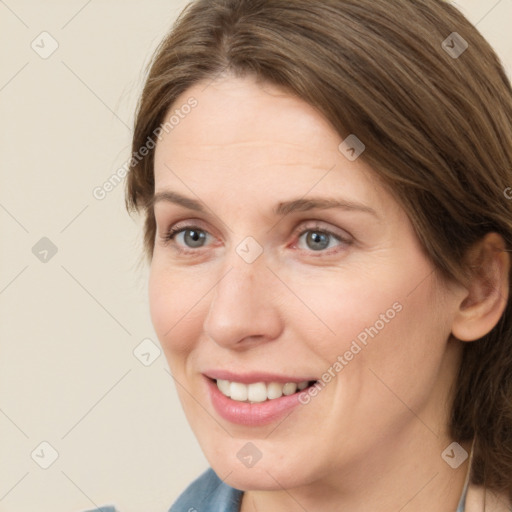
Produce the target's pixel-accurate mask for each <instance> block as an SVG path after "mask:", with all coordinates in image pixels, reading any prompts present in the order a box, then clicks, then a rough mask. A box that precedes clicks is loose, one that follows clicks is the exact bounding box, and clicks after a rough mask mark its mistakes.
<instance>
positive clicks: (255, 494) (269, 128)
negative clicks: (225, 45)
mask: <svg viewBox="0 0 512 512" xmlns="http://www.w3.org/2000/svg"><path fill="white" fill-rule="evenodd" d="M190 96H193V97H195V98H196V99H197V101H198V105H197V107H196V108H195V109H193V110H192V112H191V113H190V114H189V115H187V116H186V117H185V118H184V119H182V120H181V121H180V123H179V125H177V126H176V127H175V128H174V129H173V130H172V131H170V132H169V133H168V134H164V137H163V139H162V140H161V141H160V142H159V143H158V144H157V147H156V153H155V182H156V186H155V189H156V193H159V192H163V191H170V190H172V191H175V192H178V193H180V194H182V195H185V196H187V197H189V198H191V199H194V200H197V201H200V202H202V203H203V204H204V206H205V212H197V211H193V210H190V209H188V208H185V207H183V206H180V205H176V204H172V203H170V202H166V201H158V202H157V203H156V204H155V216H156V221H157V237H156V242H155V248H154V255H153V260H152V262H151V273H150V283H149V294H150V307H151V316H152V321H153V324H154V327H155V330H156V333H157V335H158V337H159V339H160V342H161V344H162V346H163V349H164V351H165V354H166V357H167V360H168V363H169V367H170V370H171V372H172V374H173V376H174V378H175V380H176V384H177V390H178V393H179V396H180V400H181V402H182V405H183V408H184V411H185V414H186V416H187V419H188V421H189V422H190V425H191V427H192V429H193V431H194V433H195V435H196V437H197V439H198V441H199V443H200V445H201V447H202V449H203V451H204V453H205V455H206V457H207V459H208V461H209V462H210V464H211V466H212V467H213V469H214V470H215V471H216V472H217V474H218V475H219V477H220V478H222V479H225V482H226V483H227V484H229V485H231V486H233V487H236V488H238V489H243V490H245V491H246V493H245V494H244V498H243V502H242V508H241V510H242V511H243V512H249V511H253V510H272V511H273V512H280V511H292V512H293V511H295V510H297V511H299V510H300V511H302V510H304V509H305V510H307V511H309V512H315V511H323V512H325V511H335V510H336V511H339V510H350V511H351V512H359V511H361V512H362V511H365V512H367V511H368V510H379V511H380V512H387V511H394V512H396V511H397V510H402V511H413V510H414V511H416V512H422V511H425V512H426V511H429V512H431V511H432V510H436V511H441V512H442V511H447V512H453V511H454V510H455V508H456V505H457V503H458V500H459V497H460V494H461V492H462V487H463V483H464V478H465V476H466V470H467V461H466V462H464V463H463V464H461V465H460V466H459V468H457V469H452V468H451V467H449V466H448V464H447V463H446V462H445V461H444V460H443V459H442V458H441V453H442V452H443V450H444V449H445V448H446V447H447V446H448V445H449V444H450V443H451V442H452V439H450V438H449V436H448V434H447V428H446V425H447V421H448V419H447V418H448V414H449V399H450V391H451V386H452V385H453V382H454V379H455V375H456V371H457V367H458V365H459V361H460V355H461V349H462V344H463V342H461V341H459V340H456V339H454V338H453V336H451V333H452V332H453V334H455V335H456V334H457V332H458V331H460V332H461V334H462V335H463V336H465V337H466V338H467V339H468V340H471V339H477V338H478V337H479V336H482V335H483V334H485V332H488V330H490V329H491V328H492V327H493V326H494V325H495V323H496V322H497V321H498V319H499V316H500V315H501V312H502V311H503V307H504V304H505V302H506V298H507V296H506V293H507V292H506V286H505V285H504V284H503V283H505V282H506V277H507V272H508V259H506V258H508V255H507V254H506V253H503V252H499V251H498V252H497V254H499V255H500V256H496V258H495V259H496V261H497V264H496V265H494V267H493V268H494V269H496V268H497V269H498V270H499V271H498V272H495V273H494V274H493V276H494V275H495V276H497V279H498V280H500V281H499V282H498V286H497V287H498V288H499V292H497V293H496V294H494V295H493V294H492V293H491V297H490V299H489V298H488V297H489V294H487V293H486V294H480V296H479V295H478V290H481V288H478V286H477V285H475V297H476V298H475V299H474V300H473V299H472V300H471V301H470V300H469V298H470V297H469V295H470V293H471V290H472V289H471V288H469V287H462V286H460V285H456V284H454V283H449V282H446V281H444V280H443V279H441V278H440V277H439V276H438V275H437V272H436V271H435V270H434V267H433V265H432V263H431V262H430V261H429V259H428V258H427V257H426V255H425V253H424V251H423V250H422V248H421V246H420V244H419V242H418V238H417V236H416V234H415V232H414V230H413V228H412V226H411V224H410V221H409V219H408V217H407V215H406V214H405V212H404V211H403V210H402V209H401V207H400V206H399V204H398V203H397V202H396V201H395V200H394V199H393V197H392V196H391V194H390V193H389V192H388V191H387V190H386V189H385V188H384V187H383V186H382V185H381V184H380V182H379V181H378V180H377V178H376V176H375V175H374V174H373V172H372V169H371V168H369V167H368V166H367V165H366V164H365V163H364V162H363V161H362V159H361V158H359V159H357V160H355V161H353V162H352V161H349V160H348V159H347V158H345V156H344V155H343V154H342V153H341V152H340V151H339V150H338V145H339V144H340V142H342V139H341V138H340V136H339V135H338V134H337V133H336V132H335V131H334V130H333V129H332V127H331V126H330V125H329V124H328V123H327V122H326V121H325V120H324V118H323V117H322V116H321V115H320V114H319V113H318V112H316V111H315V110H314V109H313V108H312V107H310V106H309V105H307V104H306V103H304V102H303V101H302V100H300V99H297V98H294V97H292V96H290V95H288V94H287V93H286V92H284V91H281V90H280V89H278V88H276V87H274V86H271V85H269V84H258V83H257V82H256V81H255V80H253V79H252V78H234V77H231V76H229V75H228V76H223V77H221V78H219V79H217V80H216V81H215V82H213V83H209V82H208V83H201V84H196V85H195V86H193V87H192V88H190V89H189V90H188V91H186V92H185V93H184V94H183V95H182V96H181V97H180V98H179V99H178V100H177V101H176V103H175V104H174V105H173V109H174V108H177V107H179V106H180V105H182V104H184V103H186V101H187V99H188V98H189V97H190ZM361 138H363V136H362V135H361ZM311 197H321V198H344V199H346V200H348V201H353V202H358V203H362V204H364V205H366V206H368V207H370V208H372V209H373V210H374V211H375V213H376V215H371V214H369V213H365V212H359V211H349V210H343V209H318V208H317V209H314V210H310V211H298V212H292V213H289V214H288V215H285V216H284V217H279V216H276V215H274V213H273V211H272V210H273V208H275V207H276V205H277V204H278V203H280V202H282V201H288V200H292V199H298V198H311ZM178 223H179V226H183V227H185V226H187V225H188V226H197V228H198V229H200V230H203V231H204V232H205V237H206V238H205V241H204V245H203V246H201V247H197V248H194V247H190V245H187V243H188V244H190V243H191V242H190V238H189V237H187V236H186V235H187V233H188V232H181V233H180V234H177V235H176V236H175V238H174V239H173V240H171V241H170V242H165V235H166V233H167V231H168V229H169V228H171V227H173V226H178ZM308 229H309V230H310V231H307V230H308ZM317 230H328V231H331V232H332V233H333V234H334V236H331V237H330V238H327V241H328V247H327V248H325V249H322V250H314V248H315V245H314V244H312V243H311V241H309V242H308V234H311V233H312V232H313V233H315V232H316V231H317ZM304 232H305V234H301V233H304ZM248 236H251V237H253V238H254V239H255V240H256V241H257V242H258V244H259V246H261V249H262V250H263V253H262V254H261V255H260V256H259V257H258V258H257V259H256V260H255V261H254V262H253V263H250V264H248V263H246V261H244V259H242V258H241V257H240V256H239V254H237V252H236V247H237V245H238V244H240V242H242V241H243V240H244V239H245V238H246V237H248ZM337 236H338V237H341V238H342V239H344V240H345V241H344V242H340V241H339V240H338V239H337V238H336V237H337ZM499 243H500V240H499V237H495V238H492V237H491V238H490V239H489V243H488V246H489V247H490V246H492V245H493V244H494V245H496V246H498V245H499ZM326 245H327V243H326ZM180 249H181V250H185V251H187V250H188V252H186V253H183V252H180ZM493 254H494V253H493ZM503 255H504V256H503ZM500 258H501V259H500ZM505 267H506V269H507V270H504V269H505ZM484 299H486V300H490V301H492V304H490V305H489V306H488V307H485V304H487V303H483V304H484V306H482V304H481V303H480V302H479V301H482V300H484ZM397 302H398V303H399V304H400V305H401V307H402V308H401V310H400V312H398V313H397V314H396V315H395V316H394V318H393V319H392V320H390V321H389V322H387V323H385V326H384V328H382V329H380V330H379V332H378V334H377V335H376V336H375V337H374V338H369V340H368V343H367V346H365V347H364V348H363V349H362V350H361V351H360V352H359V353H358V354H357V355H356V356H355V357H354V358H353V359H352V360H351V361H350V362H349V363H348V364H347V365H346V366H345V367H344V368H343V370H342V371H340V372H339V373H337V374H336V377H335V378H333V379H332V380H331V382H330V383H329V384H328V385H327V386H326V387H325V388H324V389H323V390H322V391H321V392H320V393H319V394H318V396H316V397H314V398H312V399H311V401H310V403H309V404H307V405H301V406H299V407H298V408H296V409H294V410H293V412H292V413H291V414H290V415H289V416H288V417H286V418H285V419H284V420H283V421H282V422H281V423H278V422H276V423H273V424H271V425H268V426H264V427H246V426H240V425H234V424H231V423H229V422H227V421H225V420H224V419H222V418H221V417H220V416H219V415H218V414H217V413H216V411H215V410H214V409H213V407H212V404H211V402H210V400H209V397H208V394H207V392H206V387H205V382H204V377H202V375H201V373H202V372H205V371H207V370H211V369H228V370H231V371H235V372H238V373H246V372H251V371H265V372H273V373H278V374H283V375H289V376H304V375H308V376H309V375H311V376H314V377H316V378H317V379H320V378H321V376H322V374H323V373H324V372H326V371H327V369H328V368H329V367H332V365H333V363H334V362H335V361H336V360H337V357H338V356H339V355H343V354H344V353H345V352H346V351H347V350H348V349H349V348H350V345H351V343H352V340H354V339H355V338H356V337H357V335H358V334H360V333H361V332H362V331H364V329H365V328H366V327H370V326H372V325H374V324H375V323H376V321H377V320H379V318H381V317H380V315H381V314H384V313H385V312H386V311H387V310H389V309H390V308H392V305H393V304H395V303H397ZM466 306H467V307H466ZM478 308H480V309H478ZM471 322H472V323H471ZM248 441H251V442H252V443H253V444H254V445H256V446H257V448H258V449H259V451H260V452H261V454H262V458H261V460H259V461H258V463H257V464H256V465H255V466H254V467H252V468H247V467H245V466H244V465H243V464H242V463H241V462H240V460H239V459H238V458H237V456H236V455H237V452H238V451H239V450H240V449H241V448H242V447H243V446H244V445H245V444H246V443H247V442H248ZM464 448H465V449H466V450H467V451H469V450H470V446H468V445H464Z"/></svg>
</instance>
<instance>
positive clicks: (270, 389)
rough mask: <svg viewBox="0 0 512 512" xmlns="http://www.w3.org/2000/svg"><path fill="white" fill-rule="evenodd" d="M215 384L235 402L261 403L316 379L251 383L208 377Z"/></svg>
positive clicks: (290, 393) (288, 392) (298, 389)
mask: <svg viewBox="0 0 512 512" xmlns="http://www.w3.org/2000/svg"><path fill="white" fill-rule="evenodd" d="M210 380H212V381H213V382H215V384H216V385H217V388H218V389H219V391H220V392H221V393H222V394H223V395H224V396H226V397H228V398H230V399H231V400H235V401H237V402H245V403H251V404H256V403H262V402H266V401H271V400H276V399H278V398H281V397H282V396H290V395H293V394H295V393H300V392H301V391H303V390H305V389H307V388H308V387H311V386H313V385H314V384H316V383H317V382H318V381H316V380H311V381H307V380H304V381H301V382H286V383H284V384H283V383H281V382H254V383H252V384H244V383H242V382H234V381H229V380H222V379H210Z"/></svg>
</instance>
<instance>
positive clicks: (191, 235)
mask: <svg viewBox="0 0 512 512" xmlns="http://www.w3.org/2000/svg"><path fill="white" fill-rule="evenodd" d="M208 236H209V233H207V232H206V231H205V230H204V229H201V228H199V227H197V226H174V227H172V228H171V229H169V231H168V232H167V233H166V234H165V235H164V236H163V241H164V243H169V242H171V241H172V240H175V239H176V241H177V244H178V245H179V246H181V247H184V248H185V250H186V249H187V248H188V249H198V248H201V247H203V246H204V245H205V242H206V240H207V238H208Z"/></svg>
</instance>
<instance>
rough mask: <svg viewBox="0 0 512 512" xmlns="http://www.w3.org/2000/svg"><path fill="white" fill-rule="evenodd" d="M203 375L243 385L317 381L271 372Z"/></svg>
mask: <svg viewBox="0 0 512 512" xmlns="http://www.w3.org/2000/svg"><path fill="white" fill-rule="evenodd" d="M203 375H205V376H206V377H208V378H210V379H215V380H229V381H230V382H240V383H242V384H254V383H255V382H281V383H283V384H286V383H287V382H296V383H299V382H304V381H308V382H309V381H315V380H317V379H316V378H315V377H311V376H305V377H294V376H290V375H282V374H277V373H269V372H247V373H234V372H232V371H229V370H207V371H205V372H203Z"/></svg>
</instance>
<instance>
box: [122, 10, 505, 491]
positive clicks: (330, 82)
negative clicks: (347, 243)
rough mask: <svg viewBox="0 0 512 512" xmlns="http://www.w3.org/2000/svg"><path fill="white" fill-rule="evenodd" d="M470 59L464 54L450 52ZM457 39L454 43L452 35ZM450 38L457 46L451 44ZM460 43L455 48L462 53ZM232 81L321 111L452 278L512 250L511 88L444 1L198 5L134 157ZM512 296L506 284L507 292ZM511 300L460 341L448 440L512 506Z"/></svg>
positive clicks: (135, 170)
mask: <svg viewBox="0 0 512 512" xmlns="http://www.w3.org/2000/svg"><path fill="white" fill-rule="evenodd" d="M454 32H456V33H458V34H459V35H460V36H462V38H463V39H464V40H465V41H466V42H467V44H468V48H467V49H466V51H464V52H463V53H462V54H460V55H458V54H453V53H450V51H449V49H450V48H451V47H455V49H463V48H464V47H463V46H461V45H460V41H462V40H461V39H460V37H459V36H453V35H452V34H453V33H454ZM454 37H455V38H456V39H453V38H454ZM443 41H447V42H445V43H443ZM456 44H457V46H455V45H456ZM223 72H229V73H231V74H233V75H235V76H244V75H254V76H256V77H257V78H258V79H260V80H262V81H267V82H270V83H272V84H275V85H279V86H281V87H284V88H286V89H287V90H288V91H290V93H292V94H295V95H296V96H298V97H300V98H302V99H303V100H304V101H306V102H307V103H309V104H310V105H312V106H313V107H315V108H317V109H318V111H319V112H321V113H322V114H323V115H324V116H325V118H326V119H328V120H329V121H330V123H331V124H332V126H333V127H334V129H335V130H336V131H337V132H338V133H339V135H340V136H341V137H342V138H345V137H347V136H348V135H349V134H351V133H354V134H356V135H357V136H358V137H359V138H360V139H361V140H362V141H363V142H364V144H365V145H366V150H365V152H364V153H363V155H362V156H361V158H363V159H364V160H365V161H366V162H367V163H368V164H369V165H371V166H372V168H373V169H374V171H375V173H376V176H378V177H379V178H381V179H382V181H383V183H385V184H386V186H389V188H390V190H392V192H393V194H394V195H395V197H396V199H397V201H399V203H400V204H401V205H402V207H403V208H404V209H405V211H406V212H407V214H408V216H409V218H410V220H411V222H412V224H413V226H414V228H415V231H416V233H417V236H418V237H419V239H420V241H421V243H422V245H423V247H424V249H425V251H426V253H427V254H428V255H429V257H430V258H431V260H432V261H433V263H434V264H435V266H436V267H437V268H438V269H439V271H440V272H441V273H442V274H443V275H445V276H446V277H448V278H450V279H456V280H459V281H463V280H464V279H466V278H467V277H468V275H469V274H468V272H469V271H468V269H466V268H465V266H464V263H463V262H464V256H465V255H466V254H467V251H468V249H469V248H470V247H471V246H472V245H473V244H474V243H475V242H476V241H478V240H479V239H481V238H482V237H483V236H484V235H485V234H486V233H488V232H491V231H494V232H497V233H499V234H500V235H502V236H503V238H504V240H505V244H506V248H507V250H510V249H511V246H512V201H511V200H507V197H505V196H506V194H504V191H505V190H506V189H507V187H510V186H512V125H511V120H512V89H511V87H510V82H509V81H508V79H507V76H506V74H505V72H504V70H503V67H502V65H501V63H500V61H499V58H498V57H497V56H496V54H495V52H494V51H493V49H492V48H491V46H490V45H489V44H488V43H487V41H486V40H485V39H484V38H483V37H482V35H481V34H480V33H479V32H478V31H477V29H476V28H475V27H474V26H472V25H471V24H470V23H469V21H468V20H467V19H466V18H465V17H464V16H463V15H462V14H461V13H460V12H459V11H458V10H457V9H456V8H455V7H452V6H451V5H449V4H448V3H445V2H443V1H441V0H414V1H410V0H393V1H392V2H390V1H388V0H315V1H314V2H313V1H311V0H197V1H194V2H192V3H191V4H190V5H189V6H188V7H187V8H186V9H185V10H184V11H183V13H182V14H181V15H180V17H179V18H178V20H177V22H176V24H175V26H174V27H173V30H172V31H171V32H170V34H169V35H168V36H167V37H166V38H165V39H164V40H163V42H162V43H161V45H160V46H159V48H158V49H157V51H156V53H155V56H154V58H153V60H152V63H151V65H150V68H149V72H148V76H147V81H146V84H145V87H144V90H143V93H142V96H141V98H140V103H139V106H138V112H137V116H136V120H135V131H134V136H133V146H132V150H133V152H134V153H135V152H138V150H139V149H140V148H141V147H143V146H144V145H145V144H147V140H149V139H148V138H151V136H152V134H153V135H154V134H156V133H158V131H157V130H158V127H159V126H160V124H161V123H163V121H164V117H165V116H166V113H167V112H168V111H169V109H170V107H171V106H172V105H173V103H174V102H175V100H176V98H177V97H178V96H179V95H180V94H181V93H183V92H185V91H186V90H187V89H188V88H189V87H190V86H191V85H193V84H195V83H197V82H199V81H201V80H205V79H208V80H213V79H215V77H216V76H218V75H220V74H221V73H223ZM153 157H154V151H153V150H150V151H149V153H148V155H147V157H146V158H144V159H141V160H135V159H133V158H132V161H131V166H130V173H129V176H128V180H127V196H126V203H127V207H128V209H129V210H130V211H132V210H137V211H140V210H143V211H145V214H146V221H145V250H146V254H147V256H148V257H149V259H151V257H152V254H153V245H154V241H155V231H156V227H155V218H154V213H153V209H152V206H151V199H152V197H153V194H154V176H153ZM509 288H510V282H509ZM511 304H512V301H510V300H509V301H508V304H507V306H506V310H505V312H504V314H503V315H502V317H501V319H500V321H499V323H498V324H497V325H496V326H495V328H494V329H493V330H492V331H491V332H490V333H489V334H488V335H486V336H484V337H483V338H481V339H480V340H478V341H476V342H474V343H464V348H463V359H462V364H461V367H460V371H459V375H458V380H457V385H456V389H455V390H454V403H453V406H452V414H451V418H450V429H451V430H450V433H451V435H452V437H453V438H454V439H455V440H458V441H468V440H471V439H473V438H474V439H475V446H474V456H473V471H472V475H471V479H472V482H473V483H475V484H485V485H486V486H487V487H488V488H490V489H493V490H495V491H504V492H506V493H507V494H508V495H509V496H510V497H511V499H512V315H511V313H512V311H511V309H512V306H511Z"/></svg>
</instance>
